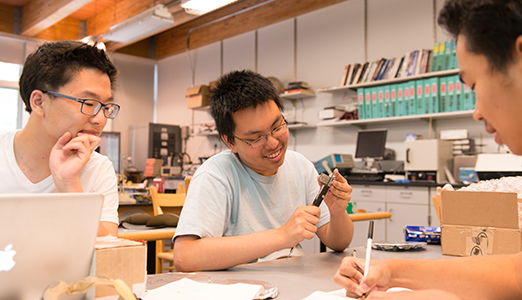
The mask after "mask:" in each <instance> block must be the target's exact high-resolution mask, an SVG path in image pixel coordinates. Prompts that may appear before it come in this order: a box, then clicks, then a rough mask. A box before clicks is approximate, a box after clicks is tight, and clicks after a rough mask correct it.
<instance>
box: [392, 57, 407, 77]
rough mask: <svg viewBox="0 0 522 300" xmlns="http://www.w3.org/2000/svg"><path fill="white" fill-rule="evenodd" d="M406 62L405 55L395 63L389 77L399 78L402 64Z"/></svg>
mask: <svg viewBox="0 0 522 300" xmlns="http://www.w3.org/2000/svg"><path fill="white" fill-rule="evenodd" d="M403 63H404V56H403V57H401V58H400V59H399V62H398V63H396V64H395V66H394V68H393V69H392V70H391V75H390V77H389V79H394V78H399V74H400V73H401V71H402V66H403Z"/></svg>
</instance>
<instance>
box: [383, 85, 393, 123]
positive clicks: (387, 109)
mask: <svg viewBox="0 0 522 300" xmlns="http://www.w3.org/2000/svg"><path fill="white" fill-rule="evenodd" d="M383 89H384V115H383V117H386V118H389V117H392V116H393V115H392V112H391V110H392V107H391V95H390V85H385V86H384V87H383Z"/></svg>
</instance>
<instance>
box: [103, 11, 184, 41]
mask: <svg viewBox="0 0 522 300" xmlns="http://www.w3.org/2000/svg"><path fill="white" fill-rule="evenodd" d="M173 23H174V17H172V14H171V13H170V12H169V10H168V9H167V8H166V7H165V6H164V5H163V4H158V5H156V6H154V7H153V8H151V9H148V10H146V11H144V12H143V13H141V14H139V15H136V16H134V17H132V18H130V19H127V20H125V21H123V22H121V23H119V24H116V25H114V26H111V29H110V31H108V32H107V33H104V34H102V35H101V37H102V38H103V39H105V40H109V41H114V42H122V43H129V42H132V41H135V40H137V39H139V38H142V37H144V36H148V35H150V34H153V33H155V32H157V31H159V30H161V29H163V28H165V27H167V26H169V25H171V24H173Z"/></svg>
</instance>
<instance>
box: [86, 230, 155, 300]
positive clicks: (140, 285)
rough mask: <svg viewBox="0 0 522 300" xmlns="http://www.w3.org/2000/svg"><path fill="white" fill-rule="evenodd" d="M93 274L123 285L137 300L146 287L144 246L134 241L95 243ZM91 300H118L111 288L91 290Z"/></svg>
mask: <svg viewBox="0 0 522 300" xmlns="http://www.w3.org/2000/svg"><path fill="white" fill-rule="evenodd" d="M94 248H95V254H94V261H95V266H94V268H95V269H94V270H93V272H92V273H93V274H95V275H97V276H103V277H107V278H111V279H117V278H119V279H121V280H123V281H125V282H126V283H127V284H128V285H129V287H131V288H132V291H133V293H134V294H136V296H138V297H141V296H142V295H143V293H144V292H145V285H146V283H147V246H146V244H145V245H144V244H142V243H139V242H135V241H130V240H123V239H114V240H100V239H98V240H97V241H96V245H95V246H94ZM94 297H95V299H103V300H108V299H118V292H116V290H115V289H114V288H113V287H107V286H98V287H96V288H95V293H94Z"/></svg>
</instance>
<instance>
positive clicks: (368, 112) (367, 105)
mask: <svg viewBox="0 0 522 300" xmlns="http://www.w3.org/2000/svg"><path fill="white" fill-rule="evenodd" d="M364 114H365V117H364V118H365V119H371V118H372V98H371V89H370V88H365V89H364Z"/></svg>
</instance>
